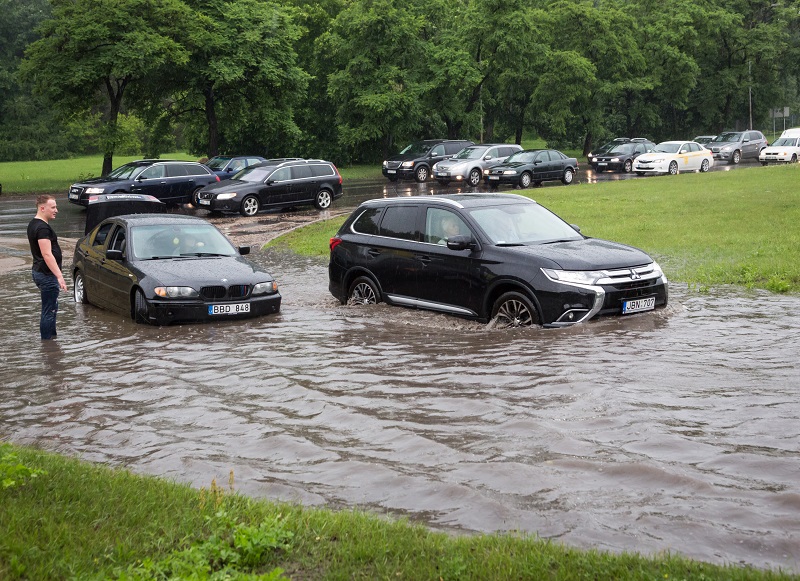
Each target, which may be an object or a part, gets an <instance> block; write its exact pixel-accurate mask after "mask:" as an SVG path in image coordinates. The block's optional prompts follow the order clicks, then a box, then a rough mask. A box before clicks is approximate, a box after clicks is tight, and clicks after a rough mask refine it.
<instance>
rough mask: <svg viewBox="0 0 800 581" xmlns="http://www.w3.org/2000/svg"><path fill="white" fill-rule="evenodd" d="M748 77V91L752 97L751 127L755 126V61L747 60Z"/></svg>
mask: <svg viewBox="0 0 800 581" xmlns="http://www.w3.org/2000/svg"><path fill="white" fill-rule="evenodd" d="M747 77H748V85H749V86H748V88H747V91H748V93H749V97H750V126H749V128H750V129H752V128H753V61H747Z"/></svg>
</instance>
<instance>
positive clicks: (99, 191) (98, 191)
mask: <svg viewBox="0 0 800 581" xmlns="http://www.w3.org/2000/svg"><path fill="white" fill-rule="evenodd" d="M104 190H105V188H86V193H87V194H102V193H103V191H104Z"/></svg>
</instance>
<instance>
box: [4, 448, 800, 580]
mask: <svg viewBox="0 0 800 581" xmlns="http://www.w3.org/2000/svg"><path fill="white" fill-rule="evenodd" d="M31 471H43V472H39V473H38V475H37V476H36V477H35V478H26V476H27V475H28V473H30V472H31ZM0 483H2V484H3V485H2V486H0V507H2V509H0V579H4V580H17V579H19V580H22V579H32V580H33V579H36V580H38V579H42V580H45V579H48V580H49V579H81V580H83V579H137V580H144V579H148V580H149V579H196V580H201V579H220V580H221V579H290V578H291V579H315V580H316V579H369V580H373V579H413V580H470V579H482V580H483V579H485V580H494V579H498V580H499V579H532V580H533V579H535V580H540V579H546V580H554V581H555V580H560V579H564V580H572V579H602V580H605V579H608V580H611V579H614V580H620V579H629V580H637V579H642V580H648V581H651V580H654V579H659V580H680V579H705V580H706V581H711V580H717V579H719V580H723V579H724V580H733V581H738V580H745V579H754V580H761V579H792V578H796V577H792V576H791V575H788V574H782V573H780V572H777V571H761V570H753V569H749V568H744V567H736V566H725V567H722V566H717V565H711V564H707V563H702V562H698V561H690V560H687V559H683V558H680V557H676V556H670V555H661V556H658V557H654V558H645V557H641V556H638V555H636V554H629V553H628V554H620V555H617V554H609V553H604V552H600V551H579V550H576V549H570V548H566V547H564V546H562V545H560V544H558V543H555V542H549V541H542V540H539V539H537V538H535V537H522V536H515V535H507V534H504V535H462V536H450V535H447V534H444V533H440V532H433V531H431V530H429V529H427V528H424V527H422V526H418V525H412V524H409V523H408V522H407V521H405V520H400V521H397V520H392V519H389V518H382V517H380V516H378V515H374V514H368V513H365V512H362V511H357V510H345V511H331V510H324V509H307V508H303V507H301V506H297V505H290V504H280V503H271V502H268V501H262V500H253V499H248V498H246V497H242V496H240V495H238V494H235V493H233V490H234V489H235V478H234V475H233V474H231V477H230V480H229V482H226V483H215V482H211V483H210V486H209V488H204V489H201V490H199V491H198V490H194V489H192V488H190V487H188V486H185V485H179V484H175V483H172V482H168V481H165V480H161V479H157V478H152V477H142V476H136V475H133V474H131V473H130V472H127V471H125V470H112V469H109V468H107V467H104V466H99V465H93V464H89V463H86V462H80V461H78V460H75V459H70V458H65V457H62V456H58V455H55V454H49V453H44V452H40V451H37V450H34V449H30V448H23V447H16V446H11V445H2V444H0ZM9 483H10V484H9Z"/></svg>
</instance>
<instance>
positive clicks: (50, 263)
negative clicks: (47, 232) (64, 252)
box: [38, 238, 67, 291]
mask: <svg viewBox="0 0 800 581" xmlns="http://www.w3.org/2000/svg"><path fill="white" fill-rule="evenodd" d="M38 242H39V251H40V252H41V253H42V258H44V263H45V264H46V265H47V268H49V269H50V272H52V273H53V274H54V275H55V276H56V278H57V279H58V286H60V287H61V290H63V291H66V290H67V282H66V281H65V280H64V275H63V274H62V273H61V269H60V268H58V263H57V262H56V257H55V256H53V245H52V244H51V243H50V240H48V239H47V238H39V240H38Z"/></svg>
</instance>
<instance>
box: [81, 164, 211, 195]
mask: <svg viewBox="0 0 800 581" xmlns="http://www.w3.org/2000/svg"><path fill="white" fill-rule="evenodd" d="M218 181H219V177H218V176H217V175H216V174H214V172H212V171H211V170H210V169H209V168H208V167H207V166H205V165H203V164H202V163H197V162H194V161H175V160H163V159H141V160H138V161H132V162H130V163H126V164H125V165H121V166H120V167H118V168H117V169H115V170H114V171H112V172H111V173H110V174H108V175H106V176H103V177H99V178H91V179H88V180H85V181H82V182H79V183H77V184H72V185H71V186H70V188H69V195H68V199H69V201H70V202H72V203H73V204H79V205H81V206H86V205H88V203H89V197H90V196H94V195H99V194H124V193H130V194H144V195H149V196H153V197H154V198H158V199H159V200H161V201H162V202H164V203H166V204H168V205H177V204H186V203H189V202H191V201H192V200H193V199H194V195H195V193H196V192H197V191H198V190H200V189H201V188H203V187H204V186H207V185H209V184H212V183H216V182H218Z"/></svg>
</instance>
